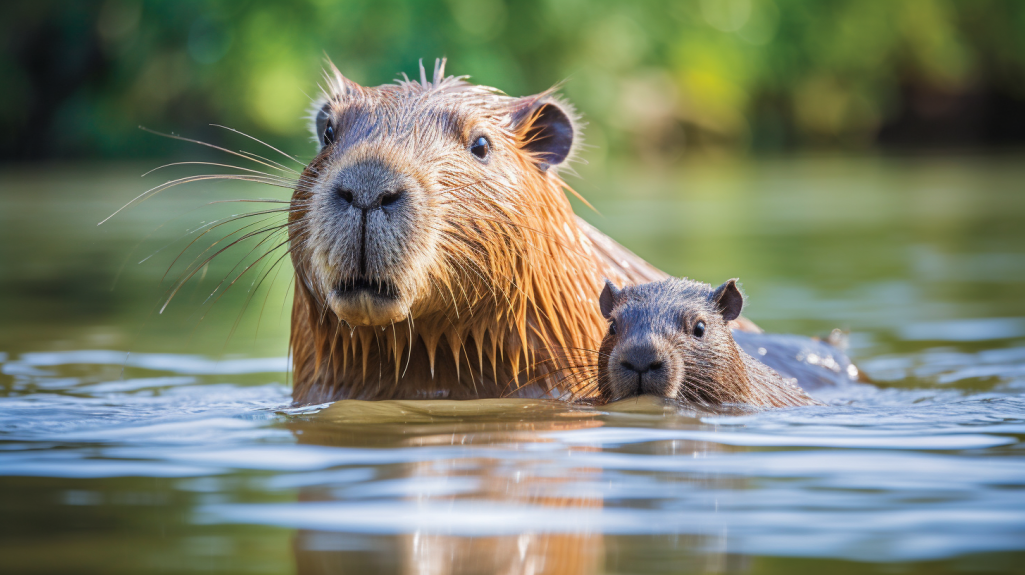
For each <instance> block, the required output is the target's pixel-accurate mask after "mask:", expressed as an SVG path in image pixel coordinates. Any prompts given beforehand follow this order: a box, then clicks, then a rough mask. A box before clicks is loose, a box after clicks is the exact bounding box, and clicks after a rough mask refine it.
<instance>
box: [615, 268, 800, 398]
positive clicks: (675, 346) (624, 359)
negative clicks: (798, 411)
mask: <svg viewBox="0 0 1025 575" xmlns="http://www.w3.org/2000/svg"><path fill="white" fill-rule="evenodd" d="M599 299H600V303H601V312H602V315H603V316H604V317H605V318H606V319H607V320H608V322H609V324H608V331H607V332H606V335H605V337H604V338H603V339H602V344H601V348H600V351H599V354H598V374H597V378H596V379H595V384H596V385H595V388H596V390H597V393H598V397H599V399H600V401H602V402H610V401H616V400H619V399H623V398H626V397H631V396H635V395H655V396H659V397H666V398H670V399H681V400H686V401H690V402H694V403H700V404H706V405H722V404H737V403H743V404H748V405H753V406H757V407H787V406H799V405H817V404H818V402H817V401H815V400H814V399H812V398H811V397H810V396H808V394H807V393H805V392H804V390H802V389H801V388H800V387H798V386H797V385H796V380H794V379H785V378H783V377H782V376H781V375H780V374H779V373H777V372H776V371H775V370H773V369H772V368H770V367H769V366H767V365H765V364H764V363H762V362H760V361H758V360H757V359H755V358H754V357H752V356H751V355H749V354H748V353H746V352H745V351H744V350H743V349H741V348H740V346H738V345H737V343H736V342H735V341H734V339H733V335H732V333H731V332H730V328H729V325H728V322H730V321H731V320H734V319H736V318H737V317H739V315H740V310H741V308H742V307H743V303H744V296H743V295H742V294H741V293H740V290H739V289H738V288H737V284H736V280H729V281H727V282H726V283H724V284H722V285H721V286H719V287H718V288H715V289H713V288H712V287H711V286H710V285H708V284H704V283H701V282H696V281H691V280H688V279H678V278H668V279H665V280H662V281H659V282H653V283H648V284H643V285H637V286H632V287H625V288H623V289H617V288H616V286H615V285H614V284H613V283H612V282H606V285H605V288H604V290H603V291H602V293H601V296H600V298H599Z"/></svg>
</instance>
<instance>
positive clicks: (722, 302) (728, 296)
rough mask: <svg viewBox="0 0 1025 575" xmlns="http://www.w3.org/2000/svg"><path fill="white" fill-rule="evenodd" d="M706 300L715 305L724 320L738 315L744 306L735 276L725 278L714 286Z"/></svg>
mask: <svg viewBox="0 0 1025 575" xmlns="http://www.w3.org/2000/svg"><path fill="white" fill-rule="evenodd" d="M708 300H709V301H710V302H712V303H713V304H714V305H715V307H716V309H718V310H719V313H721V314H722V318H723V319H724V320H726V321H732V320H735V319H737V318H738V317H740V310H741V308H743V307H744V294H742V293H740V288H738V287H737V278H733V279H731V280H726V282H724V283H723V284H722V285H721V286H719V287H717V288H715V291H713V292H712V293H711V295H709V296H708Z"/></svg>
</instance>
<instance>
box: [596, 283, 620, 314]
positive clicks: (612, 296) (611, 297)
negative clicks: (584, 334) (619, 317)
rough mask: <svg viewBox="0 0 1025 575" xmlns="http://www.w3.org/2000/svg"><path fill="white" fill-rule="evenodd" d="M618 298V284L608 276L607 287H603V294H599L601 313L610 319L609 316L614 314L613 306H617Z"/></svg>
mask: <svg viewBox="0 0 1025 575" xmlns="http://www.w3.org/2000/svg"><path fill="white" fill-rule="evenodd" d="M618 298H619V290H618V289H616V284H614V283H612V281H611V280H609V279H608V278H606V279H605V287H604V288H602V290H601V295H600V296H598V307H600V308H601V315H602V316H603V317H604V318H605V319H609V316H611V315H612V308H614V307H616V300H617V299H618Z"/></svg>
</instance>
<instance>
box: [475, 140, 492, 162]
mask: <svg viewBox="0 0 1025 575" xmlns="http://www.w3.org/2000/svg"><path fill="white" fill-rule="evenodd" d="M470 153H471V154H473V155H474V156H477V159H478V160H486V159H488V154H490V153H491V142H489V141H488V139H487V138H485V137H484V136H481V137H479V138H477V139H476V140H474V142H473V145H472V146H470Z"/></svg>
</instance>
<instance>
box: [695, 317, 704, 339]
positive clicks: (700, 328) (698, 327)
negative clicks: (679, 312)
mask: <svg viewBox="0 0 1025 575" xmlns="http://www.w3.org/2000/svg"><path fill="white" fill-rule="evenodd" d="M703 335H705V322H703V321H699V322H698V323H696V324H694V337H701V336H703Z"/></svg>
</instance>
